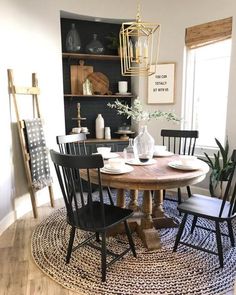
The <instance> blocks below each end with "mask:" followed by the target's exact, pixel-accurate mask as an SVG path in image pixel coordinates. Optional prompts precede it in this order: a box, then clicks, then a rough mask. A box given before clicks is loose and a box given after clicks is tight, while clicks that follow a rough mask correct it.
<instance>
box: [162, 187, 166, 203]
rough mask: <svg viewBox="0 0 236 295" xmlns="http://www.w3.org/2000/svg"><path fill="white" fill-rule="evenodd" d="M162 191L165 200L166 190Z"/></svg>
mask: <svg viewBox="0 0 236 295" xmlns="http://www.w3.org/2000/svg"><path fill="white" fill-rule="evenodd" d="M162 193H163V199H164V200H165V197H166V190H165V189H163V191H162Z"/></svg>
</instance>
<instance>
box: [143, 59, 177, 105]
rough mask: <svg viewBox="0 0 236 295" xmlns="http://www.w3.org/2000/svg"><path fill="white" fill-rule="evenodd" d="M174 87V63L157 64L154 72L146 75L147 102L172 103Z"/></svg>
mask: <svg viewBox="0 0 236 295" xmlns="http://www.w3.org/2000/svg"><path fill="white" fill-rule="evenodd" d="M153 67H154V66H153ZM174 88H175V63H166V64H158V65H157V67H156V73H154V74H153V75H151V76H149V77H148V103H149V104H168V103H174Z"/></svg>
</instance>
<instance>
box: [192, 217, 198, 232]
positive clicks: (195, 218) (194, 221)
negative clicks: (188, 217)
mask: <svg viewBox="0 0 236 295" xmlns="http://www.w3.org/2000/svg"><path fill="white" fill-rule="evenodd" d="M196 224H197V216H193V222H192V226H191V234H192V233H193V231H194V229H195V226H196Z"/></svg>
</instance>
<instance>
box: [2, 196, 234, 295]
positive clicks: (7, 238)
mask: <svg viewBox="0 0 236 295" xmlns="http://www.w3.org/2000/svg"><path fill="white" fill-rule="evenodd" d="M62 206H63V201H62V200H57V201H56V202H55V208H60V207H62ZM53 210H54V209H53V208H51V207H50V206H49V204H48V205H45V206H42V207H40V208H39V218H38V219H34V218H33V215H32V213H28V214H26V215H25V216H24V217H23V218H21V219H19V220H17V221H16V222H15V223H14V224H12V225H11V226H10V227H9V228H8V229H7V230H6V231H5V232H4V233H3V234H2V235H1V236H0V294H1V295H40V294H42V295H75V294H77V295H78V293H75V292H72V291H69V290H67V289H65V288H63V287H61V286H60V285H59V284H57V283H56V282H54V281H53V280H51V279H50V278H49V277H47V276H46V275H44V274H43V273H42V272H41V271H40V270H39V269H38V267H37V266H36V265H35V263H34V261H33V259H32V257H31V250H30V239H31V234H32V231H33V229H34V227H35V226H36V225H37V224H38V223H39V222H40V221H41V220H42V219H44V218H45V217H46V216H48V215H49V214H50V213H51V212H52V211H53ZM235 294H236V293H235ZM98 295H100V294H98ZM133 295H136V294H133ZM226 295H233V292H229V293H227V294H226Z"/></svg>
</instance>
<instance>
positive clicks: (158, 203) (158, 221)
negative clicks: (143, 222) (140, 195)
mask: <svg viewBox="0 0 236 295" xmlns="http://www.w3.org/2000/svg"><path fill="white" fill-rule="evenodd" d="M153 201H154V207H153V210H152V220H153V223H154V226H155V228H156V229H160V228H167V227H178V226H179V225H178V224H177V223H175V222H174V220H173V219H172V218H170V217H167V216H166V215H165V214H164V210H163V191H162V190H158V191H154V196H153Z"/></svg>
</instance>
